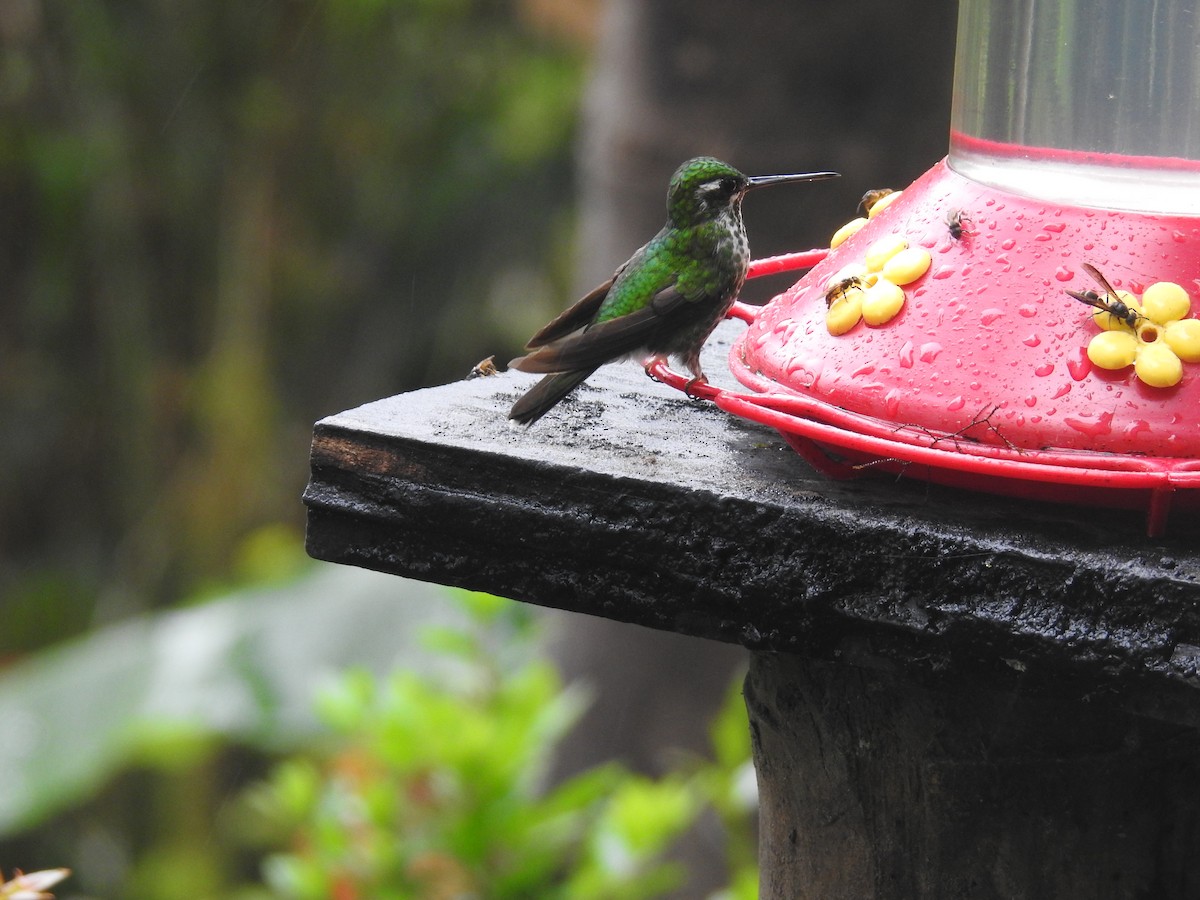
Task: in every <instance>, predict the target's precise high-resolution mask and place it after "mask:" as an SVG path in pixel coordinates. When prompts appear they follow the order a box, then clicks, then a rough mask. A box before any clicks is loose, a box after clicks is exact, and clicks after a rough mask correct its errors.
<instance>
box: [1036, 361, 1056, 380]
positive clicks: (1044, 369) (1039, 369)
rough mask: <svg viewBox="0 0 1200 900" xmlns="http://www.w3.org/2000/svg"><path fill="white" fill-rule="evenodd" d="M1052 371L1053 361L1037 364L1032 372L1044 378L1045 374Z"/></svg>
mask: <svg viewBox="0 0 1200 900" xmlns="http://www.w3.org/2000/svg"><path fill="white" fill-rule="evenodd" d="M1053 371H1054V363H1046V364H1045V365H1042V366H1038V367H1037V368H1036V369H1034V370H1033V374H1034V375H1037V376H1038V377H1039V378H1045V377H1046V376H1047V375H1049V374H1050V373H1051V372H1053Z"/></svg>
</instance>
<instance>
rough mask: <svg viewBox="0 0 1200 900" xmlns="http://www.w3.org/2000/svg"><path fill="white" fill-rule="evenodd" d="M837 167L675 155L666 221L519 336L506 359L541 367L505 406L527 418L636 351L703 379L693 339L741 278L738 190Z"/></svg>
mask: <svg viewBox="0 0 1200 900" xmlns="http://www.w3.org/2000/svg"><path fill="white" fill-rule="evenodd" d="M836 177H838V173H837V172H808V173H805V174H800V175H760V176H755V177H748V176H746V175H743V174H742V173H741V172H739V171H738V170H737V169H735V168H733V166H731V165H729V164H727V163H723V162H721V161H720V160H719V159H714V158H713V157H711V156H700V157H697V158H695V159H689V160H688V161H687V162H685V163H683V165H681V166H680V167H679V168H678V169H676V170H675V174H674V175H672V176H671V184H670V187H669V188H668V189H667V224H666V225H664V226H663V228H662V230H661V231H659V232H658V234H656V235H655V236H654V237H653V238H651V239H650V241H649V242H648V243H647V244H646V245H645V246H643V247H642V248H641V249H640V250H638V251H637V252H636V253H634V254H633V256H631V257H630V258H629V259H628V260H626V262H625V263H623V264H622V265H621V266H620V267H618V268H617V270H616V272H614V273H613V276H612V278H610V279H608V281H606V282H604V284H602V285H600V286H599V287H597V288H595V289H594V290H592V291H590V292H589V293H588V294H586V295H585V296H584V297H582V298H581V299H580V300H579V301H577V302H576V303H575V305H574V306H572V307H571V308H570V309H568V310H566V311H565V312H563V313H562V314H561V315H559V316H558V317H557V318H556V319H554V320H553V321H552V322H550V323H549V324H548V325H546V326H545V327H544V328H542V329H541V330H540V331H539V332H538V333H537V334H535V335H534V336H533V337H532V338H530V339H529V343H528V344H526V345H525V347H526V349H527V350H530V351H532V352H530V353H527V354H526V355H525V356H521V357H518V358H517V359H514V360H513V361H512V362H510V363H509V364H508V366H509V368H510V369H517V370H519V371H521V372H535V373H538V374H544V375H545V376H546V377H545V378H543V379H542V380H541V381H539V382H538V383H537V384H535V385H534V386H533V387H532V388H530V389H529V391H527V392H526V393H525V394H524V395H523V396H522V397H521V398H520V399H519V400H517V402H516V403H515V404H513V407H512V409H511V410H509V413H508V417H509V418H510V419H512V420H513V421H515V422H518V423H520V424H522V425H531V424H533V423H534V422H536V421H537V420H538V419H540V418H541V417H542V416H544V415H545V414H546V413H547V412H549V411H550V410H551V409H552V408H553V407H554V406H555V405H556V404H557V403H558V402H559V401H561V400H562V399H563V398H564V397H566V396H567V395H568V394H569V393H571V391H573V390H575V388H577V387H578V386H579V385H580V384H582V383H583V381H584V380H585V379H587V378H588V376H590V375H591V374H592V373H593V372H595V371H596V369H598V368H600V366H602V365H603V364H605V363H608V362H615V361H617V360H621V359H627V358H629V357H635V356H640V358H641V359H642V361H643V362H644V363H645V364H646V365H649V364H650V363H652V362H654V361H656V360H666V359H669V358H670V357H672V356H674V357H677V358H678V359H679V360H680V361H681V362H682V363H683V365H684V366H686V367H687V369H688V371H689V372H690V373H691V374H692V376H693V377H692V381H691V382H689V384H695V383H697V382H703V381H707V379H706V378H705V376H704V372H703V371H702V370H701V368H700V348H701V347H702V346H703V345H704V342H705V341H706V340H707V339H708V336H709V335H710V334H711V333H712V331H713V329H714V328H716V327H717V323H719V322H720V321H721V320H722V319H723V318H725V314H726V313H728V312H729V308H730V307H731V306H732V305H733V301H734V299H735V298H736V297H737V294H738V291H740V290H741V288H742V284H743V282H745V280H746V270H747V268H748V267H749V265H750V246H749V242H748V241H747V240H746V228H745V226H744V225H743V224H742V198H743V197H745V196H746V193H747V191H751V190H754V189H756V188H760V187H766V186H767V185H772V184H785V183H789V182H794V181H821V180H823V179H826V178H836Z"/></svg>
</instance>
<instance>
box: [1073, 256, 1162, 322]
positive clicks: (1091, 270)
mask: <svg viewBox="0 0 1200 900" xmlns="http://www.w3.org/2000/svg"><path fill="white" fill-rule="evenodd" d="M1083 271H1085V272H1087V273H1088V274H1089V275H1091V276H1092V280H1093V281H1095V282H1096V284H1098V285H1100V287H1102V288H1104V293H1105V295H1106V296H1103V297H1101V296H1100V295H1099V294H1098V293H1096V292H1095V291H1070V290H1069V291H1067V293H1068V294H1070V295H1071V296H1072V297H1074V298H1075V299H1076V300H1078V301H1079V302H1080V303H1086V304H1087V305H1088V306H1094V307H1095V308H1096V309H1101V310H1104V312H1106V313H1108V314H1109V315H1110V316H1112V317H1113V318H1114V319H1116V320H1117V321H1119V322H1124V323H1125V324H1126V325H1128V326H1129V327H1130V328H1136V327H1137V323H1138V320H1139V319H1144V318H1146V317H1145V316H1143V315H1142V314H1141V313H1140V312H1138V311H1137V310H1136V309H1134V308H1132V307H1131V306H1130V305H1129V304H1128V303H1126V302H1125V301H1124V300H1122V299H1121V296H1120V295H1119V294H1118V293H1117V292H1116V291H1115V290H1114V289H1113V286H1112V285H1111V284H1109V283H1108V279H1107V278H1105V277H1104V276H1103V275H1101V274H1100V270H1099V269H1097V268H1096V267H1095V266H1093V265H1092V264H1091V263H1084V264H1083Z"/></svg>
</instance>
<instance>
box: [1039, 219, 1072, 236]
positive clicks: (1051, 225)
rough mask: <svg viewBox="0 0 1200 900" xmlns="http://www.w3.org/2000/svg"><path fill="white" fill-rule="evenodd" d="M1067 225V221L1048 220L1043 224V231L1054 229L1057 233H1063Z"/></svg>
mask: <svg viewBox="0 0 1200 900" xmlns="http://www.w3.org/2000/svg"><path fill="white" fill-rule="evenodd" d="M1066 227H1067V223H1066V222H1047V223H1046V224H1045V225H1043V226H1042V230H1043V231H1053V232H1054V233H1055V234H1062V233H1063V229H1064V228H1066Z"/></svg>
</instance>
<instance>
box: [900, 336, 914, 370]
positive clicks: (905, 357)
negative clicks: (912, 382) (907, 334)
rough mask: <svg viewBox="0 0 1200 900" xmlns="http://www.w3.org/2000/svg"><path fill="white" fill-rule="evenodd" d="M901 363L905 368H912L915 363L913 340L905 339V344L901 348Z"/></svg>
mask: <svg viewBox="0 0 1200 900" xmlns="http://www.w3.org/2000/svg"><path fill="white" fill-rule="evenodd" d="M900 365H901V366H902V367H903V368H905V369H911V368H912V365H913V342H912V341H905V342H904V346H903V347H901V348H900Z"/></svg>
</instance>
